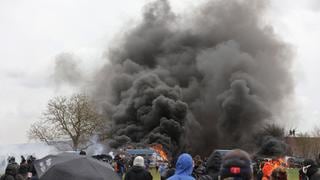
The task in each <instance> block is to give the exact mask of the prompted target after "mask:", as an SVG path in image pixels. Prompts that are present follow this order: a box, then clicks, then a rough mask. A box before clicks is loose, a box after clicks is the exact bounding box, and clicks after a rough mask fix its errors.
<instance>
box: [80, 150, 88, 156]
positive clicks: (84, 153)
mask: <svg viewBox="0 0 320 180" xmlns="http://www.w3.org/2000/svg"><path fill="white" fill-rule="evenodd" d="M79 154H80V155H83V156H85V155H87V153H86V152H85V151H84V150H81V151H80V153H79Z"/></svg>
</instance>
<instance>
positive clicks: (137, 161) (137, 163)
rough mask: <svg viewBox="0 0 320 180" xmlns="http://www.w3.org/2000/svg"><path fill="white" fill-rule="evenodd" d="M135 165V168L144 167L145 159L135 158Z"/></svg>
mask: <svg viewBox="0 0 320 180" xmlns="http://www.w3.org/2000/svg"><path fill="white" fill-rule="evenodd" d="M133 165H134V166H141V167H144V159H143V157H142V156H137V157H136V158H134V160H133Z"/></svg>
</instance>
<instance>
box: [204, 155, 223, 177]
mask: <svg viewBox="0 0 320 180" xmlns="http://www.w3.org/2000/svg"><path fill="white" fill-rule="evenodd" d="M221 161H222V156H221V154H220V153H218V152H217V151H213V152H212V153H211V155H210V156H209V158H208V160H207V163H206V175H203V176H201V177H200V178H199V180H218V178H219V171H220V167H221Z"/></svg>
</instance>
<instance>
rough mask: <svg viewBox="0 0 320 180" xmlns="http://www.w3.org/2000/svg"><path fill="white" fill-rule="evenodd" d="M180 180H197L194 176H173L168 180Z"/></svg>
mask: <svg viewBox="0 0 320 180" xmlns="http://www.w3.org/2000/svg"><path fill="white" fill-rule="evenodd" d="M178 179H183V180H195V178H194V177H192V176H184V175H173V176H171V177H169V178H168V179H167V180H178Z"/></svg>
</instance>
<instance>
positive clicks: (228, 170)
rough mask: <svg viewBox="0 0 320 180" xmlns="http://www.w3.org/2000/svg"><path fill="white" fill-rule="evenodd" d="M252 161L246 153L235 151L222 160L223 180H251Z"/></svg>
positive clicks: (221, 171)
mask: <svg viewBox="0 0 320 180" xmlns="http://www.w3.org/2000/svg"><path fill="white" fill-rule="evenodd" d="M252 173H253V172H252V167H251V159H250V157H249V155H248V153H246V152H245V151H242V150H240V149H235V150H232V151H230V152H229V153H227V154H226V155H225V156H224V157H223V159H222V165H221V169H220V177H221V179H223V180H229V179H233V180H251V179H252V176H253V175H252Z"/></svg>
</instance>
